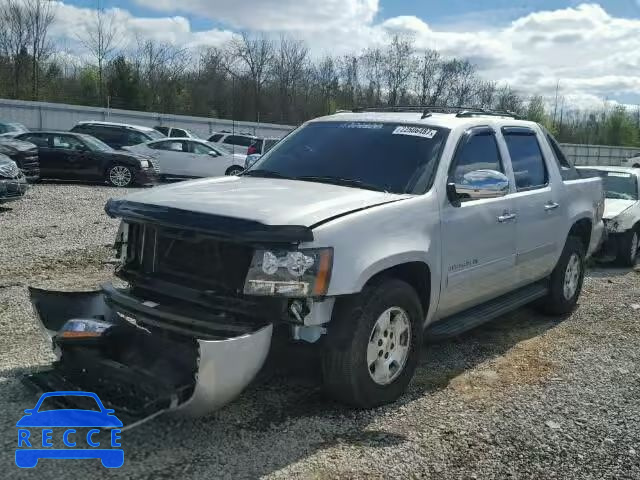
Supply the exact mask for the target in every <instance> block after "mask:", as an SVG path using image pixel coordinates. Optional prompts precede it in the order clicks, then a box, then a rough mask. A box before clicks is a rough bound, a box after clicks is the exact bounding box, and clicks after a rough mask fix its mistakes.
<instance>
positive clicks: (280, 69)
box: [0, 0, 640, 146]
mask: <svg viewBox="0 0 640 480" xmlns="http://www.w3.org/2000/svg"><path fill="white" fill-rule="evenodd" d="M55 6H56V4H55V3H52V2H50V1H48V0H0V97H3V98H14V99H23V100H42V101H51V102H61V103H72V104H81V105H92V106H99V107H111V108H125V109H131V110H142V111H153V112H160V113H175V114H186V115H197V116H205V117H214V118H228V119H235V120H249V121H258V122H270V123H283V124H291V125H297V124H299V123H301V122H303V121H305V120H307V119H309V118H313V117H316V116H319V115H325V114H329V113H333V112H335V111H337V110H341V109H345V110H348V109H352V108H355V107H359V106H371V107H392V106H397V105H415V104H419V105H434V106H459V105H464V106H469V107H474V108H486V109H495V110H504V111H509V112H513V113H516V114H518V115H521V116H523V117H525V118H528V119H530V120H534V121H537V122H539V123H541V124H543V125H545V126H546V127H547V128H548V129H549V130H551V131H552V132H554V133H555V134H556V135H557V136H558V138H559V139H560V140H561V141H563V142H571V143H596V144H607V145H624V146H639V145H640V110H638V109H628V108H626V107H624V106H621V105H608V104H607V103H606V102H603V106H602V108H600V109H597V110H588V111H587V110H580V109H577V108H573V107H572V106H571V105H570V104H568V102H566V101H565V99H564V98H563V96H562V95H560V94H559V93H557V94H556V95H555V96H554V98H551V99H545V98H544V97H542V96H540V95H534V96H530V97H526V96H524V95H522V94H521V93H519V92H518V91H517V90H515V89H514V88H512V87H511V86H510V85H508V84H504V83H498V82H495V81H488V80H486V79H483V78H482V76H481V75H480V74H479V73H478V71H477V68H476V66H475V65H474V64H473V63H471V62H470V61H469V60H467V59H464V58H450V57H445V56H443V55H442V54H441V53H439V52H438V51H437V50H430V49H429V50H419V49H417V48H416V47H415V45H414V42H413V40H412V38H411V37H406V36H400V35H394V36H390V37H389V39H388V41H387V42H386V44H385V45H384V46H380V47H378V46H376V47H371V48H367V49H365V50H364V51H362V52H357V53H351V54H345V55H341V56H336V55H324V56H320V57H318V56H316V55H313V54H312V53H311V52H310V50H309V48H308V46H307V45H306V44H305V42H303V41H300V40H297V39H294V38H291V37H288V36H281V37H279V38H273V37H269V36H266V35H260V34H257V35H251V34H248V33H241V34H238V35H237V36H234V37H233V38H232V39H231V40H229V41H228V42H227V43H226V44H224V45H222V46H220V47H211V48H198V49H189V48H184V47H178V46H175V45H172V44H169V43H161V42H156V41H152V40H149V39H142V38H138V39H136V41H135V42H133V44H131V43H128V44H123V43H122V41H121V40H120V36H119V35H118V31H119V26H118V25H117V24H116V21H115V17H114V15H113V14H112V13H111V12H109V11H106V10H104V9H97V10H95V11H94V13H93V16H92V19H91V21H90V24H89V28H88V30H87V31H86V32H85V33H83V34H79V35H78V36H77V39H76V40H77V42H76V45H78V46H80V47H81V53H80V54H79V53H78V51H77V49H74V51H73V53H71V52H70V51H69V50H68V48H65V46H64V45H62V44H60V43H56V42H55V41H53V40H52V39H51V38H50V36H49V30H50V27H51V25H53V24H54V22H55V21H56V9H55V8H56V7H55ZM558 91H559V90H558Z"/></svg>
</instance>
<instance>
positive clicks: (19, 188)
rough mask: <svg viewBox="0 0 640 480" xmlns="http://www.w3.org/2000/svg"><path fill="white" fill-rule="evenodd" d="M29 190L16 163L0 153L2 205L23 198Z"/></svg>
mask: <svg viewBox="0 0 640 480" xmlns="http://www.w3.org/2000/svg"><path fill="white" fill-rule="evenodd" d="M27 188H28V186H27V181H26V179H25V178H24V175H23V174H22V172H21V171H20V169H19V168H18V166H17V165H16V162H14V161H13V160H11V159H10V158H9V157H7V156H6V155H2V154H1V153H0V204H2V203H5V202H10V201H12V200H18V199H19V198H22V196H23V195H24V194H25V192H26V191H27Z"/></svg>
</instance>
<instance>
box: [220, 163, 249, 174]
mask: <svg viewBox="0 0 640 480" xmlns="http://www.w3.org/2000/svg"><path fill="white" fill-rule="evenodd" d="M242 172H244V168H243V167H241V166H240V165H231V166H230V167H229V168H227V170H226V172H224V174H225V175H237V174H238V173H242Z"/></svg>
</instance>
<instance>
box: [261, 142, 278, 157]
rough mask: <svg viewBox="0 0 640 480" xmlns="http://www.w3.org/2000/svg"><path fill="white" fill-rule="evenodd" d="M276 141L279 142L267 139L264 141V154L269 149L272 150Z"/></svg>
mask: <svg viewBox="0 0 640 480" xmlns="http://www.w3.org/2000/svg"><path fill="white" fill-rule="evenodd" d="M276 143H278V140H265V141H264V150H263V151H262V154H265V153H267V152H268V151H269V150H271V147H273V146H274V145H275V144H276Z"/></svg>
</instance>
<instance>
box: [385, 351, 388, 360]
mask: <svg viewBox="0 0 640 480" xmlns="http://www.w3.org/2000/svg"><path fill="white" fill-rule="evenodd" d="M387 358H389V352H387V353H385V354H384V359H385V360H386V359H387Z"/></svg>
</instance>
